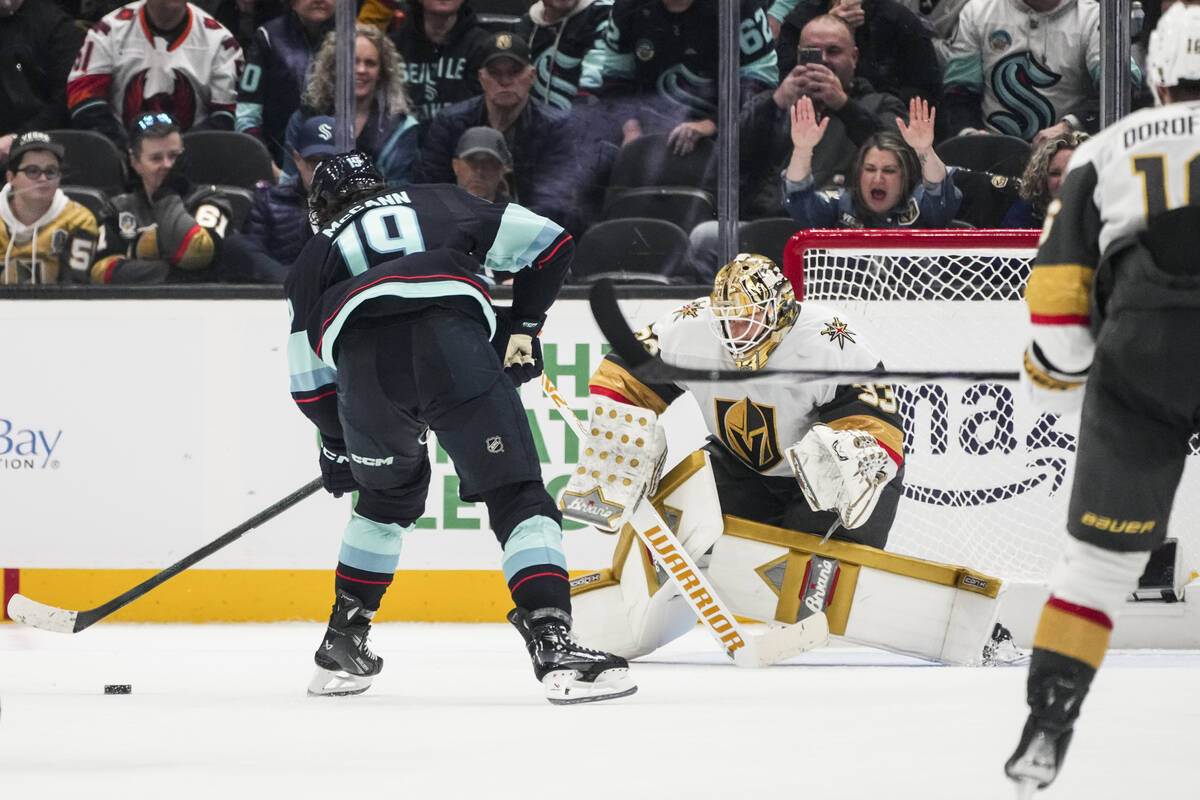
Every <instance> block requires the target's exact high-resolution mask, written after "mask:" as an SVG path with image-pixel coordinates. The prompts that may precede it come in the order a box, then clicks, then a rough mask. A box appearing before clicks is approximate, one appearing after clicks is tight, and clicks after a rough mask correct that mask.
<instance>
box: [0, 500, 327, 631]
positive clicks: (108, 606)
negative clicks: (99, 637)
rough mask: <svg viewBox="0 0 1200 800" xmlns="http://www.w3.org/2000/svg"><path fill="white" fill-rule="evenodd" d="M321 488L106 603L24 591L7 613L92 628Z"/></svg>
mask: <svg viewBox="0 0 1200 800" xmlns="http://www.w3.org/2000/svg"><path fill="white" fill-rule="evenodd" d="M320 488H321V479H320V478H314V479H313V480H311V481H309V482H308V483H306V484H304V485H303V486H301V487H300V488H299V489H297V490H296V491H294V492H292V493H291V494H289V495H288V496H287V497H285V498H283V499H282V500H280V501H279V502H277V503H275V504H273V505H271V506H268V507H267V508H264V509H263V510H262V511H260V512H258V513H257V514H255V515H254V516H253V517H251V518H250V519H248V520H246V521H245V522H243V523H242V524H241V525H238V526H237V527H236V528H234V529H233V530H231V531H229V532H228V533H226V534H224V535H223V536H221V537H220V538H218V539H214V540H213V541H211V542H209V543H208V544H206V545H204V547H201V548H200V549H199V550H197V551H196V552H194V553H191V554H190V555H186V556H184V557H183V558H181V559H179V560H178V561H176V562H175V563H174V564H172V565H171V566H169V567H167V568H166V569H164V570H163V571H162V572H159V573H157V574H155V575H152V576H150V577H149V578H147V579H146V580H144V581H142V582H141V583H139V584H138V585H137V586H135V587H133V588H132V589H130V590H129V591H127V592H125V593H124V594H122V595H120V596H118V597H114V598H113V599H112V600H109V601H108V602H107V603H103V604H102V605H98V606H96V607H95V608H92V609H88V610H87V611H69V610H68V609H65V608H57V607H55V606H48V605H46V604H45V603H39V602H38V601H37V600H30V599H29V598H28V597H26V596H25V595H23V594H20V593H17V594H14V595H13V596H12V597H11V598H10V599H9V601H8V616H10V617H12V618H13V619H14V620H16V621H17V622H20V623H21V624H23V625H30V626H32V627H34V628H41V629H42V630H44V631H54V632H55V633H79V632H80V631H81V630H83V629H85V628H90V627H91V626H92V625H95V624H96V623H97V622H99V621H100V620H102V619H104V618H105V617H107V616H108V615H109V614H112V613H113V612H114V611H117V610H118V609H120V608H124V607H125V606H127V605H129V604H130V603H132V602H133V601H134V600H136V599H138V598H139V597H141V596H142V595H144V594H146V593H147V592H149V591H150V590H152V589H154V588H155V587H156V586H158V585H159V584H161V583H164V582H166V581H168V580H170V579H171V578H174V577H175V576H176V575H178V574H179V573H181V572H183V571H184V570H185V569H187V568H188V567H190V566H192V565H193V564H195V563H196V562H197V561H199V560H200V559H202V558H207V557H208V556H210V555H212V554H213V553H215V552H217V551H218V550H220V549H221V548H222V547H224V546H225V545H227V544H229V543H231V542H233V541H235V540H237V539H239V538H241V536H242V534H244V533H246V532H247V531H250V530H253V529H254V528H257V527H258V526H259V525H261V524H263V523H264V522H266V521H267V520H269V519H273V518H274V517H277V516H279V515H280V514H282V513H283V512H284V511H286V510H288V509H289V508H291V507H292V506H294V505H296V504H297V503H299V502H300V501H301V500H303V499H304V498H306V497H308V496H309V495H310V494H312V493H313V492H315V491H317V490H318V489H320Z"/></svg>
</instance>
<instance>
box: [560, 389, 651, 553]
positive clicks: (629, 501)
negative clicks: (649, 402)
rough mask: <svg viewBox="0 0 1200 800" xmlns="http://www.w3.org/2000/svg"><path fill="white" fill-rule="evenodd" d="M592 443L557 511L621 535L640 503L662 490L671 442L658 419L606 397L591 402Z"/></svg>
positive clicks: (585, 446)
mask: <svg viewBox="0 0 1200 800" xmlns="http://www.w3.org/2000/svg"><path fill="white" fill-rule="evenodd" d="M591 405H592V412H591V419H590V420H589V422H588V438H587V439H586V440H585V441H584V442H582V443H581V444H582V452H581V454H580V458H579V466H577V467H576V468H575V472H574V473H573V474H572V475H571V479H570V480H569V481H568V482H567V488H566V489H564V490H563V494H562V498H561V499H560V500H559V501H558V507H559V508H561V509H562V512H563V516H564V517H568V518H570V519H573V520H577V521H579V522H584V523H586V524H588V525H594V526H596V527H597V528H599V529H600V530H602V531H607V532H609V533H616V532H617V531H619V530H621V527H622V526H623V525H624V524H625V521H626V519H627V518H628V516H629V515H630V514H632V513H633V509H634V507H635V506H637V504H638V501H639V500H641V499H642V497H643V496H645V495H652V494H654V492H655V491H657V489H658V479H659V478H660V477H661V476H662V468H663V464H664V463H665V462H666V458H667V437H666V434H664V433H663V431H662V426H661V425H660V424H659V422H658V415H657V414H655V413H654V412H653V411H650V410H649V409H646V408H640V407H638V406H634V405H630V404H628V403H620V402H617V401H616V400H610V399H609V398H607V397H601V396H598V395H593V396H592V397H591Z"/></svg>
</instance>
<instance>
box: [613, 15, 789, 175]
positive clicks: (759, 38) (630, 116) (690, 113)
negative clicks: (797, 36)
mask: <svg viewBox="0 0 1200 800" xmlns="http://www.w3.org/2000/svg"><path fill="white" fill-rule="evenodd" d="M740 5H741V21H742V22H741V28H740V31H741V33H740V35H739V37H738V41H739V42H740V43H741V54H740V63H741V68H740V74H741V100H742V101H743V102H745V101H748V100H749V99H750V98H751V97H753V96H754V95H756V94H758V93H759V92H761V91H762V90H764V89H768V88H774V87H775V86H776V85H777V84H778V83H779V69H778V66H777V65H778V59H777V58H776V55H775V50H774V47H773V43H772V38H771V32H770V30H769V29H768V28H767V17H766V14H765V13H764V12H763V9H762V7H761V6H762V4H761V2H760V0H740ZM601 52H602V54H603V59H604V60H603V68H602V75H603V81H604V85H603V86H602V88H601V89H600V90H599V92H598V93H599V94H600V96H601V98H602V99H603V100H605V101H606V102H608V103H620V104H621V109H618V114H619V116H620V122H621V141H622V143H624V142H628V141H631V140H632V139H635V138H637V137H638V136H640V135H642V134H643V133H665V132H670V140H671V144H672V145H673V146H674V148H675V150H676V152H678V153H680V154H684V153H688V152H690V151H691V150H692V149H693V148H694V147H695V145H696V141H697V140H698V139H701V138H703V137H705V136H712V135H714V134H715V133H716V131H717V123H716V121H715V117H716V113H717V72H716V71H717V2H716V0H616V2H615V3H614V4H613V11H612V18H611V20H610V22H609V25H608V26H607V28H606V29H605V36H604V42H603V45H602V47H601ZM622 109H623V112H624V113H620V112H621V110H622Z"/></svg>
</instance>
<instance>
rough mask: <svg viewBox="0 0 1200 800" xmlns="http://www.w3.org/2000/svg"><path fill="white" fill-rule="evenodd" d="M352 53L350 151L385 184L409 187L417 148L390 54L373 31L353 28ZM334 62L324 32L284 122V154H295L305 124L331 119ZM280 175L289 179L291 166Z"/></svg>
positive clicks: (333, 40) (332, 36)
mask: <svg viewBox="0 0 1200 800" xmlns="http://www.w3.org/2000/svg"><path fill="white" fill-rule="evenodd" d="M354 53H355V55H354V146H355V148H356V149H358V150H361V151H362V152H364V153H366V154H367V155H369V156H371V158H372V159H374V161H375V165H376V166H377V167H378V168H379V171H380V172H381V173H382V174H383V177H384V179H385V180H387V182H388V183H389V184H392V185H400V184H405V183H410V182H412V180H413V178H414V177H415V175H416V164H417V159H418V157H419V155H420V148H419V146H418V143H417V136H418V129H417V122H416V119H414V118H413V116H412V115H411V114H410V113H409V105H408V95H407V94H405V91H404V83H403V80H402V78H401V73H400V59H399V57H398V56H397V55H396V48H395V46H393V45H392V43H391V40H389V39H388V38H387V37H386V36H384V35H383V33H382V32H381V31H380V30H379V29H378V28H376V27H375V26H373V25H364V24H362V23H359V24H358V25H357V27H356V30H355V40H354ZM336 60H337V33H336V32H330V33H329V34H327V35H326V36H325V41H324V42H323V43H322V44H321V49H320V50H318V51H317V57H316V58H315V59H313V64H312V69H311V70H310V71H309V78H308V86H307V87H306V88H305V90H304V96H303V97H302V98H301V101H300V108H299V110H297V111H296V113H294V114H292V117H291V119H290V120H288V129H287V133H286V135H285V136H284V146H285V147H286V148H287V152H289V153H290V152H291V151H293V150H295V149H297V148H296V142H297V140H298V138H297V137H298V136H299V132H300V128H301V126H302V125H303V124H304V121H305V120H306V119H308V118H309V117H314V116H332V115H333V113H334V107H333V105H334V100H333V95H334V62H335V61H336ZM283 174H284V175H285V176H287V177H294V176H295V175H296V166H295V164H294V163H293V162H288V163H286V164H285V165H284V168H283Z"/></svg>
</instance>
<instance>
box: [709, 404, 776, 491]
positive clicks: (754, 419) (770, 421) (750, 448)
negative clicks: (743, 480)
mask: <svg viewBox="0 0 1200 800" xmlns="http://www.w3.org/2000/svg"><path fill="white" fill-rule="evenodd" d="M714 402H715V404H716V412H717V428H718V429H719V430H720V432H721V441H722V442H724V443H725V444H726V445H727V446H728V447H729V449H730V450H731V451H733V454H734V455H735V456H737V457H738V458H740V459H741V460H742V461H744V462H746V464H748V465H749V466H750V467H751V468H753V469H755V470H758V471H759V472H766V471H767V470H769V469H770V468H771V467H773V466H775V465H776V464H778V463H779V461H780V459H781V458H782V456H781V454H780V452H779V442H778V440H777V437H776V430H775V409H774V407H772V406H764V405H759V404H758V403H753V402H751V401H750V398H749V397H743V398H742V399H741V400H724V399H722V398H720V397H718V398H716V400H715V401H714Z"/></svg>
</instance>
